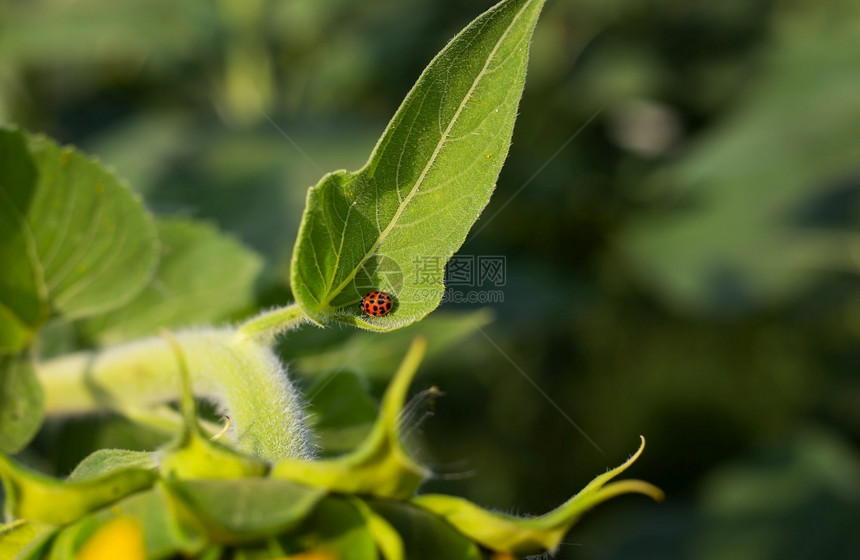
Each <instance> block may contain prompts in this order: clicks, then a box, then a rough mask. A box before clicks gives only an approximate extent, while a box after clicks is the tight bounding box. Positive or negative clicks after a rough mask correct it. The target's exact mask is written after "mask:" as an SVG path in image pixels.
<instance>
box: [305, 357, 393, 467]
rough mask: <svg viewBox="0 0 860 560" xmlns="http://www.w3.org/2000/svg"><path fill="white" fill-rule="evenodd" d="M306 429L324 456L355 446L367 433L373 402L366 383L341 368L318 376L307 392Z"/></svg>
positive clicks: (374, 407)
mask: <svg viewBox="0 0 860 560" xmlns="http://www.w3.org/2000/svg"><path fill="white" fill-rule="evenodd" d="M306 395H307V397H306V399H307V400H308V408H307V412H308V414H309V416H310V420H309V428H310V429H311V430H312V432H313V434H314V439H315V440H316V444H317V445H318V446H320V447H321V448H322V451H323V453H324V454H326V455H332V454H337V453H343V452H345V451H349V450H351V449H355V448H356V447H357V446H358V444H360V443H361V442H362V441H363V440H364V439H365V438H366V437H367V435H368V434H369V433H370V430H371V429H372V428H373V422H374V420H376V414H377V408H376V404H375V403H374V402H373V400H372V399H371V398H370V396H369V395H368V393H367V387H366V383H364V382H363V381H362V379H361V378H360V377H359V376H357V375H356V374H354V373H351V372H347V371H341V372H336V373H333V374H331V375H327V376H324V377H320V378H319V380H318V381H317V383H316V384H314V385H312V386H311V387H310V388H309V389H308V390H307V391H306Z"/></svg>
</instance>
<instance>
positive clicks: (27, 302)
mask: <svg viewBox="0 0 860 560" xmlns="http://www.w3.org/2000/svg"><path fill="white" fill-rule="evenodd" d="M0 162H2V165H0V271H2V274H0V353H3V352H15V351H18V350H20V349H22V348H23V347H24V346H25V345H26V344H27V341H28V340H30V338H32V336H33V334H34V333H35V330H36V327H37V326H38V325H39V324H40V323H41V322H42V321H43V320H44V319H45V317H46V315H47V307H46V299H47V290H46V288H45V285H44V281H43V278H42V269H41V268H40V267H39V263H38V259H37V258H36V249H35V240H34V239H33V236H32V232H31V231H30V228H29V227H28V225H27V218H26V214H27V210H28V209H29V207H30V203H31V201H32V198H33V193H34V192H35V190H36V168H35V165H34V163H33V161H32V160H31V159H30V154H29V153H28V151H27V142H26V139H25V138H24V136H23V135H21V134H20V133H18V132H12V131H9V130H0Z"/></svg>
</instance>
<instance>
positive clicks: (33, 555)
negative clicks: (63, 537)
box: [0, 522, 59, 560]
mask: <svg viewBox="0 0 860 560" xmlns="http://www.w3.org/2000/svg"><path fill="white" fill-rule="evenodd" d="M30 523H32V522H30ZM39 525H40V526H42V527H45V528H46V529H45V530H44V531H41V532H39V533H38V534H36V535H34V536H33V538H32V539H31V540H30V541H29V542H27V543H23V546H22V548H21V549H20V551H19V552H18V555H17V556H12V558H15V560H44V559H45V558H48V552H49V550H50V548H51V544H52V543H53V542H54V538H55V537H56V536H57V533H58V532H59V529H58V528H57V527H53V526H51V525H47V524H43V523H40V524H39ZM0 550H2V548H0ZM0 558H6V556H0Z"/></svg>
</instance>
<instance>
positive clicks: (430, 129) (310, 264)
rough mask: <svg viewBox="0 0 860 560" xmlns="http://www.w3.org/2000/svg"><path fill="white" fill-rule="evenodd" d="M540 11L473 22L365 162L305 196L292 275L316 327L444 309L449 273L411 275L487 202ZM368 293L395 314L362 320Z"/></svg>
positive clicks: (454, 241)
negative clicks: (383, 295)
mask: <svg viewBox="0 0 860 560" xmlns="http://www.w3.org/2000/svg"><path fill="white" fill-rule="evenodd" d="M542 5H543V0H505V1H503V2H501V3H499V4H498V5H496V6H495V7H493V8H491V9H490V10H489V11H487V12H486V13H484V14H483V15H481V16H480V17H478V18H477V19H476V20H475V21H474V22H472V23H471V24H470V25H469V26H468V27H466V29H464V30H463V31H462V32H461V33H460V34H459V35H458V36H457V37H455V38H454V39H453V40H452V41H451V42H450V43H449V44H448V45H447V46H446V47H445V48H444V49H443V50H442V51H441V52H440V53H439V55H438V56H436V58H435V59H433V61H432V62H431V63H430V65H429V66H428V67H427V68H426V69H425V71H424V72H423V74H422V75H421V77H420V78H419V79H418V82H417V83H416V84H415V86H414V87H413V89H412V91H410V92H409V94H408V95H407V97H406V99H405V100H404V102H403V104H402V105H401V107H400V109H398V111H397V113H396V114H395V116H394V118H393V119H392V121H391V123H390V124H389V125H388V128H387V129H386V130H385V132H384V133H383V135H382V138H381V139H380V141H379V143H378V144H377V146H376V148H375V150H374V151H373V154H372V155H371V157H370V160H369V161H368V162H367V164H366V165H365V166H364V167H363V168H362V169H361V170H359V171H357V172H354V173H350V172H346V171H337V172H335V173H331V174H329V175H326V176H325V177H323V178H322V180H321V181H320V182H319V184H318V185H317V186H315V187H313V188H312V189H311V190H310V191H309V192H308V199H307V205H306V208H305V213H304V216H303V218H302V225H301V227H300V230H299V236H298V239H297V240H296V247H295V250H294V252H293V263H292V269H291V273H292V287H293V293H294V294H295V297H296V300H297V302H298V303H299V305H300V306H301V307H302V309H303V310H304V311H305V313H306V314H307V315H308V316H309V317H310V318H311V319H312V320H314V321H316V322H318V323H321V324H325V323H328V322H330V321H332V320H334V321H339V322H343V323H348V324H353V325H357V326H360V327H364V328H367V329H371V330H377V331H387V330H391V329H394V328H398V327H403V326H406V325H408V324H410V323H412V322H414V321H417V320H419V319H421V318H422V317H424V316H425V315H427V314H428V313H430V312H431V311H432V310H434V309H435V308H436V307H437V306H438V305H439V302H440V301H441V298H442V292H443V288H444V286H443V283H442V278H441V277H439V278H432V279H425V278H416V275H415V274H414V272H413V271H414V269H415V260H416V259H420V258H424V257H426V258H438V259H439V262H440V264H441V263H445V262H447V260H448V259H449V258H450V257H451V255H452V254H453V253H454V252H455V251H456V250H457V249H458V248H459V247H460V245H462V243H463V241H464V240H465V238H466V234H467V233H468V231H469V229H470V228H471V227H472V224H473V223H474V222H475V220H476V219H477V218H478V215H479V214H480V213H481V210H483V208H484V206H486V204H487V202H488V201H489V199H490V195H491V194H492V191H493V188H494V186H495V183H496V179H497V178H498V175H499V171H500V170H501V167H502V163H503V162H504V159H505V157H506V155H507V151H508V147H509V145H510V141H511V135H512V132H513V125H514V119H515V117H516V112H517V105H518V103H519V99H520V96H521V94H522V90H523V83H524V79H525V71H526V63H527V60H528V52H529V48H528V47H529V41H530V39H531V35H532V31H533V29H534V26H535V23H536V22H537V17H538V14H539V13H540V10H541V7H542ZM438 276H441V274H440V275H438ZM425 280H426V282H425ZM372 289H377V290H383V291H386V292H389V293H390V294H391V295H392V296H393V297H394V299H395V307H394V309H393V310H392V311H391V313H390V314H389V315H387V316H383V317H376V318H368V317H363V316H361V315H360V312H359V309H358V305H357V304H358V302H359V301H360V299H361V297H362V296H363V295H364V294H365V293H366V292H368V291H370V290H372Z"/></svg>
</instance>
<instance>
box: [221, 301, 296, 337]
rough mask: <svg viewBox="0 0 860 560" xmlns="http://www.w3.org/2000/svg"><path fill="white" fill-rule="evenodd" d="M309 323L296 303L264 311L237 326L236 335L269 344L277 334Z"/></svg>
mask: <svg viewBox="0 0 860 560" xmlns="http://www.w3.org/2000/svg"><path fill="white" fill-rule="evenodd" d="M306 321H310V319H309V318H308V316H307V315H306V314H305V312H304V311H303V310H302V308H301V307H299V305H298V304H297V303H293V304H292V305H287V306H286V307H279V308H277V309H272V310H271V311H264V312H263V313H260V314H259V315H257V316H256V317H253V318H251V319H248V320H247V321H245V322H244V323H242V324H241V325H240V326H239V329H238V330H237V332H236V334H237V335H239V336H241V337H247V338H255V339H257V340H259V341H260V342H271V341H272V340H273V339H274V338H275V337H276V336H277V335H278V334H280V333H282V332H284V331H288V330H290V329H293V328H295V327H297V326H299V325H300V324H302V323H304V322H306Z"/></svg>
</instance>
